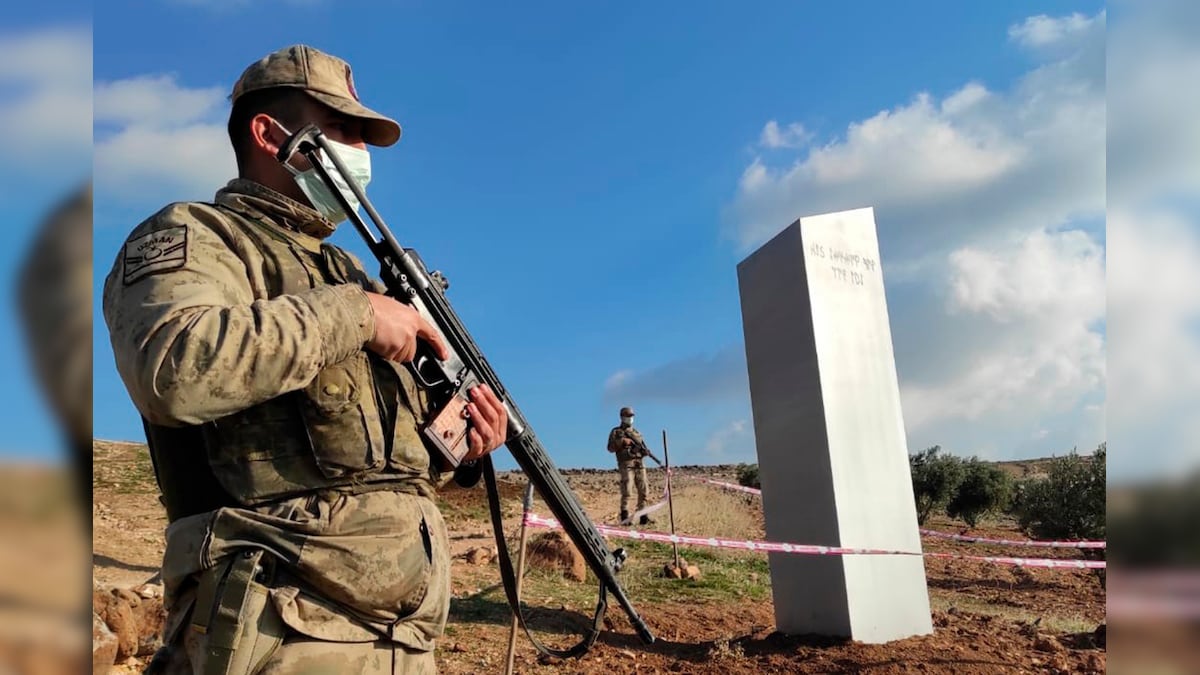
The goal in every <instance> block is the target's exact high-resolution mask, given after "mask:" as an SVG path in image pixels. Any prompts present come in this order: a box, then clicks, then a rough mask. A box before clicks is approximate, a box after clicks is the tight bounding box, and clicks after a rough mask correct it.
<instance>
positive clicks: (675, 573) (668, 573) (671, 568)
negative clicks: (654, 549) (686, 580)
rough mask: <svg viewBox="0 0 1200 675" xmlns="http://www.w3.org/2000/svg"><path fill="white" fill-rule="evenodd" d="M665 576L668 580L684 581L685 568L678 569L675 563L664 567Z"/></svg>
mask: <svg viewBox="0 0 1200 675" xmlns="http://www.w3.org/2000/svg"><path fill="white" fill-rule="evenodd" d="M663 576H664V577H667V578H668V579H682V578H683V568H680V567H676V566H675V564H674V563H667V564H666V565H663Z"/></svg>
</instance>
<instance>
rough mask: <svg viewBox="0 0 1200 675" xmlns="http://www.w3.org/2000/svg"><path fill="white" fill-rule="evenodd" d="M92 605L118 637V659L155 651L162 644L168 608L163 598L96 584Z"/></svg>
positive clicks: (94, 610)
mask: <svg viewBox="0 0 1200 675" xmlns="http://www.w3.org/2000/svg"><path fill="white" fill-rule="evenodd" d="M92 609H93V612H94V613H95V614H96V615H97V617H98V618H99V619H100V620H101V621H103V622H104V623H105V624H106V625H107V627H108V629H109V630H110V631H111V632H112V633H113V635H114V636H115V637H116V640H117V651H116V655H115V662H123V661H125V660H126V659H128V658H130V657H134V656H147V655H152V654H153V653H154V652H155V650H157V649H158V648H159V646H161V645H162V629H163V624H164V623H165V622H166V610H164V609H163V605H162V600H161V599H160V598H153V597H152V598H143V597H142V596H141V595H139V594H138V593H137V592H135V591H133V590H129V589H125V588H112V589H104V588H94V589H93V591H92Z"/></svg>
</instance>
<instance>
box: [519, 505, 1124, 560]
mask: <svg viewBox="0 0 1200 675" xmlns="http://www.w3.org/2000/svg"><path fill="white" fill-rule="evenodd" d="M525 524H526V525H528V526H530V527H546V528H550V529H559V528H561V525H559V523H558V521H557V520H555V519H553V518H543V517H541V516H539V515H537V514H535V513H526V514H525ZM596 529H598V530H599V531H600V533H601V534H607V535H611V536H614V537H623V538H626V539H636V540H640V541H657V542H662V543H667V544H684V545H688V544H690V545H692V546H707V547H710V548H732V549H740V550H745V551H766V552H775V553H797V554H805V555H915V556H926V557H930V558H956V559H959V560H977V561H980V562H992V563H998V564H1001V565H1017V566H1019V567H1049V568H1076V569H1104V568H1105V567H1107V564H1106V562H1105V561H1103V560H1057V559H1051V558H1006V557H1001V556H973V555H962V554H957V553H928V552H924V553H923V552H913V551H889V550H885V549H873V548H845V547H840V546H815V545H813V544H781V543H777V542H772V541H751V540H734V539H718V538H716V537H691V536H687V535H679V534H667V533H666V532H642V531H640V530H632V529H631V530H625V529H621V528H617V527H609V526H608V525H596Z"/></svg>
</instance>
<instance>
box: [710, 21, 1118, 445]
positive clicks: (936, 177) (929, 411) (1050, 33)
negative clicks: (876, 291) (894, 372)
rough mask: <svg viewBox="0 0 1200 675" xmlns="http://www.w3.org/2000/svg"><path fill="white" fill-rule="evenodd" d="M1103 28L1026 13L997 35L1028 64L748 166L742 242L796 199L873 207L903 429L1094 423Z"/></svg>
mask: <svg viewBox="0 0 1200 675" xmlns="http://www.w3.org/2000/svg"><path fill="white" fill-rule="evenodd" d="M1105 30H1106V15H1105V13H1104V12H1101V13H1099V14H1097V15H1095V16H1092V17H1084V16H1080V15H1072V16H1067V17H1060V18H1051V17H1044V16H1042V17H1035V18H1032V19H1029V20H1027V21H1024V22H1021V23H1019V24H1018V25H1016V26H1013V27H1011V28H1010V30H1009V33H1008V38H1009V40H1010V41H1011V42H1012V43H1013V44H1016V45H1017V46H1019V47H1020V48H1022V49H1023V50H1024V51H1025V52H1026V53H1027V54H1028V55H1030V56H1031V57H1032V58H1033V60H1034V65H1033V66H1032V67H1031V68H1030V69H1029V70H1028V71H1027V72H1026V73H1025V74H1024V75H1023V76H1021V77H1019V78H1018V79H1017V80H1015V81H1014V82H1013V83H1012V84H1011V85H1006V86H1001V87H997V86H989V85H987V84H985V83H984V82H983V81H982V80H977V79H976V80H970V81H967V82H964V83H963V84H962V85H961V86H959V87H958V88H957V89H955V90H953V91H951V92H950V93H949V94H947V95H945V96H942V97H938V96H935V95H934V94H932V93H929V92H920V93H917V94H915V95H914V96H913V97H912V98H911V99H910V100H909V101H907V102H904V103H902V104H899V105H896V106H894V107H892V108H889V109H886V110H883V111H879V112H877V113H875V114H873V115H870V116H869V117H866V118H865V119H861V120H858V121H854V122H851V123H849V124H848V125H847V127H846V130H845V132H844V134H842V135H841V136H840V137H838V138H833V139H829V140H825V141H821V140H819V139H817V140H811V141H810V142H809V143H808V144H807V145H806V146H805V147H803V148H800V149H797V150H796V152H794V154H793V158H792V161H790V162H789V161H788V160H786V159H784V160H780V159H779V158H778V153H776V154H775V155H771V156H766V155H764V156H761V157H757V158H755V159H754V160H753V161H751V162H750V163H749V165H748V166H747V167H746V168H745V170H744V172H743V174H742V176H741V179H740V182H739V184H738V189H737V194H736V197H735V199H734V201H733V203H732V204H731V206H730V208H729V210H728V213H727V215H728V216H729V218H730V222H731V230H730V231H729V234H730V235H731V238H732V239H733V240H734V241H735V242H736V244H737V245H738V247H739V248H740V249H741V251H742V252H749V250H751V249H753V248H754V247H756V246H758V245H759V244H761V243H762V242H764V241H766V240H767V239H769V238H770V237H771V236H773V235H774V234H776V233H777V232H778V231H779V230H780V229H781V228H783V227H785V226H787V225H788V224H790V223H792V222H794V220H795V219H796V218H798V217H800V216H803V215H809V214H816V213H823V212H829V211H839V210H845V209H850V208H858V207H863V206H873V207H874V208H875V213H876V217H877V221H878V223H879V236H880V245H881V251H882V253H883V257H884V261H883V264H884V277H885V279H886V280H887V282H888V284H889V305H890V307H889V313H890V316H891V319H892V325H893V340H894V342H895V346H896V358H897V368H898V370H899V371H900V384H901V393H902V400H903V404H904V416H905V422H906V426H907V428H908V432H909V437H910V443H912V444H913V447H924V446H926V445H932V444H934V443H941V444H942V445H944V446H947V447H948V448H949V449H951V451H954V452H960V453H963V454H971V453H976V452H977V453H979V454H981V455H983V456H987V457H993V458H997V459H1002V458H1012V457H1015V456H1023V457H1028V456H1033V455H1039V454H1040V455H1045V454H1051V453H1061V452H1063V451H1065V450H1067V449H1069V448H1071V447H1072V446H1075V445H1078V446H1080V447H1089V446H1091V445H1093V444H1094V443H1096V442H1099V441H1102V440H1104V433H1105V429H1104V418H1103V415H1102V411H1103V405H1104V403H1103V401H1104V393H1105V381H1106V377H1107V373H1106V359H1105V357H1106V354H1105V348H1106V347H1105V335H1104V324H1103V322H1104V319H1105V316H1106V300H1105V249H1104V244H1103V241H1102V240H1100V239H1097V238H1096V236H1095V235H1094V234H1092V232H1093V231H1095V229H1096V223H1102V222H1103V218H1104V209H1105V133H1106V131H1105V130H1106V100H1105V99H1106V92H1105V37H1106V36H1105ZM1001 39H1003V38H1002V37H1001ZM775 131H776V129H775V128H773V127H772V126H771V123H768V127H767V129H764V132H763V134H762V137H761V138H760V139H759V143H760V145H763V146H768V145H770V143H768V142H767V139H769V138H772V137H773V136H772V135H773V134H774V133H775ZM1079 227H1087V228H1090V229H1073V228H1079ZM898 282H899V283H898ZM1018 453H1019V454H1018Z"/></svg>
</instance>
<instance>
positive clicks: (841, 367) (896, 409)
mask: <svg viewBox="0 0 1200 675" xmlns="http://www.w3.org/2000/svg"><path fill="white" fill-rule="evenodd" d="M737 274H738V288H739V294H740V298H741V305H742V307H741V309H742V329H743V334H744V337H745V350H746V366H747V371H748V375H749V380H750V398H751V410H752V414H753V420H754V434H755V441H756V449H757V453H758V464H759V477H760V480H761V484H762V501H763V511H764V518H765V524H766V535H767V539H768V540H771V541H778V542H792V543H798V544H817V545H824V546H844V547H853V548H876V549H887V550H896V551H907V552H913V553H920V552H921V550H922V549H921V539H920V534H919V532H918V528H917V514H916V504H915V500H914V498H913V492H912V480H911V475H910V473H909V464H908V443H907V439H906V437H905V429H904V419H903V415H902V412H901V408H900V390H899V384H898V381H897V377H896V366H895V357H894V353H893V347H892V339H891V326H890V323H889V318H888V312H887V303H886V297H885V294H884V285H883V271H882V269H881V266H880V257H879V244H878V241H877V238H876V231H875V217H874V211H873V209H871V208H863V209H855V210H851V211H843V212H838V213H830V214H824V215H817V216H811V217H804V218H800V219H799V220H797V221H796V222H794V223H792V224H791V225H790V226H788V227H787V228H785V229H784V230H783V231H782V232H780V233H779V234H778V235H777V236H775V237H774V238H773V239H772V240H770V241H769V242H767V243H766V244H764V245H763V246H761V247H760V248H759V249H758V250H756V251H754V252H753V253H751V254H750V255H749V256H748V257H747V258H746V259H745V260H743V261H742V262H741V263H739V264H738V267H737ZM768 557H769V561H770V570H771V590H772V594H773V599H774V608H775V621H776V624H777V629H778V630H779V631H780V632H781V633H784V634H792V635H795V634H804V633H812V634H818V635H826V636H835V637H841V638H851V639H854V640H858V641H861V642H864V643H885V642H890V641H892V640H899V639H903V638H906V637H910V636H915V635H926V634H929V633H931V632H933V625H932V619H931V612H930V607H929V593H928V588H927V586H926V580H925V566H924V561H923V559H922V557H921V556H919V555H912V556H879V555H861V556H834V555H823V556H817V555H792V554H788V553H774V552H773V553H769V554H768Z"/></svg>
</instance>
